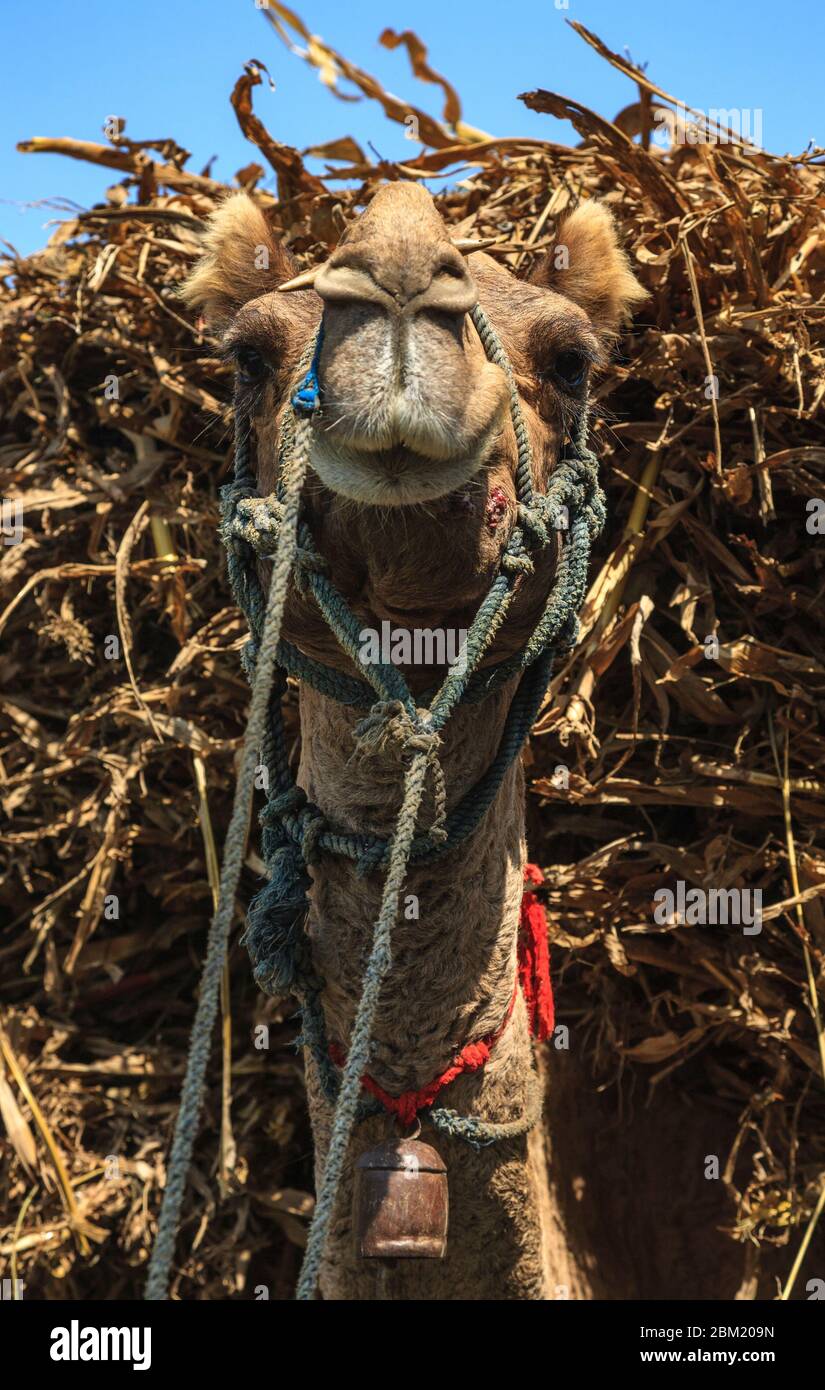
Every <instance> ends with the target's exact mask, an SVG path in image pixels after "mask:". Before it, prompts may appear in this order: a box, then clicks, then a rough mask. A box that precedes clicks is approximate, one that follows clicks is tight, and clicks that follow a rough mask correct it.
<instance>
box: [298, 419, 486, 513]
mask: <svg viewBox="0 0 825 1390" xmlns="http://www.w3.org/2000/svg"><path fill="white" fill-rule="evenodd" d="M499 433H500V422H499V421H495V422H494V424H493V425H492V426H491V427H490V428H489V429H487V430H486V431H485V432H484V433H483V435H482V436H481V437H480V438H479V439H477V440H475V441H474V442H473V444H472V446H471V447H470V449H469V450H467V451H466V452H463V453H461V454H457V455H455V456H452V457H448V458H444V457H443V456H442V457H439V458H435V457H433V456H432V455H428V454H424V453H422V452H420V451H419V450H417V449H413V448H411V447H410V446H409V445H406V444H403V443H394V444H392V445H390V446H386V447H381V448H375V449H369V448H363V447H361V448H355V447H354V446H352V445H349V444H345V443H343V442H341V441H339V440H334V439H331V438H330V437H329V436H328V435H325V434H324V433H323V431H318V430H316V431H315V432H314V434H313V440H312V448H311V453H310V463H311V465H312V468H313V469H314V471H315V472H316V473H317V475H318V477H319V478H320V479H321V482H322V483H324V484H325V485H326V487H328V488H329V489H330V491H331V492H335V493H338V494H339V495H340V496H342V497H346V498H348V499H349V500H350V501H352V502H361V503H364V504H366V505H369V506H379V507H406V506H412V505H414V504H415V503H418V502H432V501H435V500H436V499H437V498H439V497H446V496H447V494H448V493H451V492H456V491H457V490H458V488H460V487H463V486H464V484H465V483H467V482H469V481H470V479H471V478H472V477H474V476H475V474H476V473H478V472H479V471H480V470H481V469H482V468H483V467H484V465H485V463H486V462H487V460H488V458H489V455H490V451H491V449H492V447H493V444H494V443H495V440H496V439H497V437H498V435H499Z"/></svg>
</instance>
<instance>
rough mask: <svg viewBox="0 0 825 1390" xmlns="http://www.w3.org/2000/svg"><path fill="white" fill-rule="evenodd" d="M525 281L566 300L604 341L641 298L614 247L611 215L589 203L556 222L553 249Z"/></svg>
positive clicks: (624, 260) (639, 288)
mask: <svg viewBox="0 0 825 1390" xmlns="http://www.w3.org/2000/svg"><path fill="white" fill-rule="evenodd" d="M531 279H532V281H533V283H534V284H537V285H545V286H546V287H547V288H548V289H551V290H556V291H557V292H558V293H559V294H563V295H566V297H567V298H568V299H572V300H573V303H574V304H578V305H579V306H580V308H582V309H584V311H585V313H586V314H587V315H588V317H589V318H590V320H591V322H592V323H593V326H594V328H595V329H596V331H597V332H598V333H599V335H600V336H601V337H603V338H605V339H609V338H612V337H614V336H615V334H616V333H617V332H618V330H619V328H620V327H621V325H622V323H623V322H624V321H625V320H626V319H627V318H629V317H630V315H631V313H632V311H633V309H634V307H635V306H636V305H637V304H639V303H641V301H642V300H643V299H647V291H646V290H644V289H642V286H641V285H640V284H639V282H638V280H637V279H636V276H635V275H634V274H633V271H632V270H631V269H630V262H629V261H628V258H627V254H626V252H625V251H624V250H623V249H622V247H621V245H620V243H619V237H618V232H617V229H616V223H615V221H614V219H613V215H612V213H611V212H609V210H608V209H607V208H606V207H605V206H604V204H603V203H597V202H593V201H592V200H589V201H587V202H585V203H581V204H580V205H579V206H578V207H577V208H576V210H575V211H574V212H572V213H571V214H570V216H569V217H568V218H566V219H565V221H564V222H563V223H562V224H561V226H560V227H559V231H558V235H557V237H556V245H555V246H554V247H553V248H552V249H551V250H550V251H548V253H547V255H546V256H545V257H544V260H543V261H542V262H541V263H540V264H539V266H538V267H537V268H536V270H535V271H534V272H533V275H532V276H531Z"/></svg>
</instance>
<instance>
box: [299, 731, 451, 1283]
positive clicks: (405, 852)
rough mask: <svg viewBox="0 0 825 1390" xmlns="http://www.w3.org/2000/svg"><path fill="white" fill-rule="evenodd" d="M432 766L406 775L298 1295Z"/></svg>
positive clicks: (326, 1213) (323, 1236)
mask: <svg viewBox="0 0 825 1390" xmlns="http://www.w3.org/2000/svg"><path fill="white" fill-rule="evenodd" d="M427 767H428V755H427V753H426V752H420V753H416V755H415V757H414V758H413V760H412V763H411V764H410V767H409V770H408V771H407V774H406V777H405V778H404V799H403V802H402V804H401V810H400V812H399V815H398V821H397V823H396V828H395V834H394V835H393V838H392V848H391V850H390V863H389V868H388V870H387V877H386V879H385V882H384V891H383V894H382V898H381V909H380V912H379V914H378V919H377V921H376V923H375V928H374V931H373V938H372V949H371V951H370V957H369V960H368V962H367V968H366V970H365V971H364V980H363V987H362V992H361V999H360V1001H359V1004H358V1010H357V1012H356V1015H355V1022H354V1023H353V1025H352V1033H351V1035H350V1040H349V1048H348V1053H347V1060H346V1064H345V1066H344V1072H343V1076H342V1077H341V1082H340V1088H339V1092H338V1102H337V1105H336V1107H335V1114H334V1116H333V1120H332V1132H331V1134H330V1139H329V1147H328V1149H327V1156H326V1161H325V1163H324V1171H323V1175H322V1177H321V1183H320V1187H319V1191H318V1199H317V1202H316V1205H315V1211H314V1213H313V1217H312V1222H311V1224H310V1228H309V1234H308V1235H307V1245H306V1253H305V1255H304V1262H303V1265H302V1267H301V1274H300V1277H299V1280H298V1289H297V1294H296V1297H297V1298H298V1299H299V1300H302V1301H303V1300H311V1299H313V1298H314V1297H315V1289H316V1286H317V1283H318V1274H319V1271H320V1268H321V1260H322V1258H323V1254H324V1248H325V1246H326V1241H327V1235H328V1233H329V1226H330V1222H331V1220H332V1215H333V1211H334V1209H335V1203H336V1200H337V1197H338V1190H339V1188H340V1186H341V1177H342V1175H343V1170H344V1161H345V1159H346V1154H347V1149H348V1148H349V1143H350V1139H351V1136H352V1131H353V1128H354V1126H355V1118H356V1109H357V1106H358V1099H359V1096H360V1093H361V1077H362V1075H363V1074H364V1072H365V1071H366V1070H367V1066H368V1064H369V1059H370V1045H371V1039H372V1026H373V1023H374V1021H375V1014H376V1010H377V1008H378V999H379V995H380V992H381V985H382V983H383V981H384V979H385V978H386V975H387V972H388V971H389V969H390V966H391V964H392V942H391V936H392V928H393V926H394V925H395V919H396V916H397V913H398V896H399V894H400V892H401V889H402V887H403V885H404V879H405V877H406V874H407V863H408V860H409V850H410V845H411V843H412V837H413V833H414V831H415V822H416V818H417V816H418V811H419V808H420V805H421V798H422V795H423V792H424V784H425V780H426V776H427Z"/></svg>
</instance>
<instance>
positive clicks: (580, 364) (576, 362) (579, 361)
mask: <svg viewBox="0 0 825 1390" xmlns="http://www.w3.org/2000/svg"><path fill="white" fill-rule="evenodd" d="M589 365H590V364H589V362H588V360H587V358H586V357H585V356H583V354H582V353H580V352H560V353H559V355H558V357H557V358H556V361H555V366H554V370H555V373H556V376H557V377H558V378H559V380H560V381H561V382H562V383H563V385H565V386H568V387H576V386H581V384H582V382H583V381H584V379H585V377H586V376H587V368H588V366H589Z"/></svg>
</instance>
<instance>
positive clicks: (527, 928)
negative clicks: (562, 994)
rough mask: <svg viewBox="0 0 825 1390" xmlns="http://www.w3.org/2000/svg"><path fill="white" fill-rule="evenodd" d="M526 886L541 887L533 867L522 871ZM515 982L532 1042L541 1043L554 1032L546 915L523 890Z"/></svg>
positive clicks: (537, 870)
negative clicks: (525, 1012) (518, 988)
mask: <svg viewBox="0 0 825 1390" xmlns="http://www.w3.org/2000/svg"><path fill="white" fill-rule="evenodd" d="M524 882H525V883H535V884H539V883H543V882H544V877H543V875H542V872H541V869H539V868H538V866H537V865H536V864H528V865H527V866H526V867H525V870H524ZM518 978H519V984H520V985H521V992H522V994H523V995H524V1002H525V1004H526V1005H527V1018H528V1021H529V1024H530V1032H531V1033H532V1035H533V1037H534V1038H538V1039H539V1041H540V1042H544V1041H545V1039H546V1038H549V1037H550V1035H551V1034H552V1032H553V1024H554V1022H555V1010H554V1007H553V987H552V985H551V983H550V947H549V945H548V942H547V914H546V912H545V910H544V907H543V906H542V904H541V903H540V902H539V900H538V898H537V897H536V895H535V893H530V892H529V891H527V890H525V892H524V895H523V897H522V900H521V920H520V923H519V940H518Z"/></svg>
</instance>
